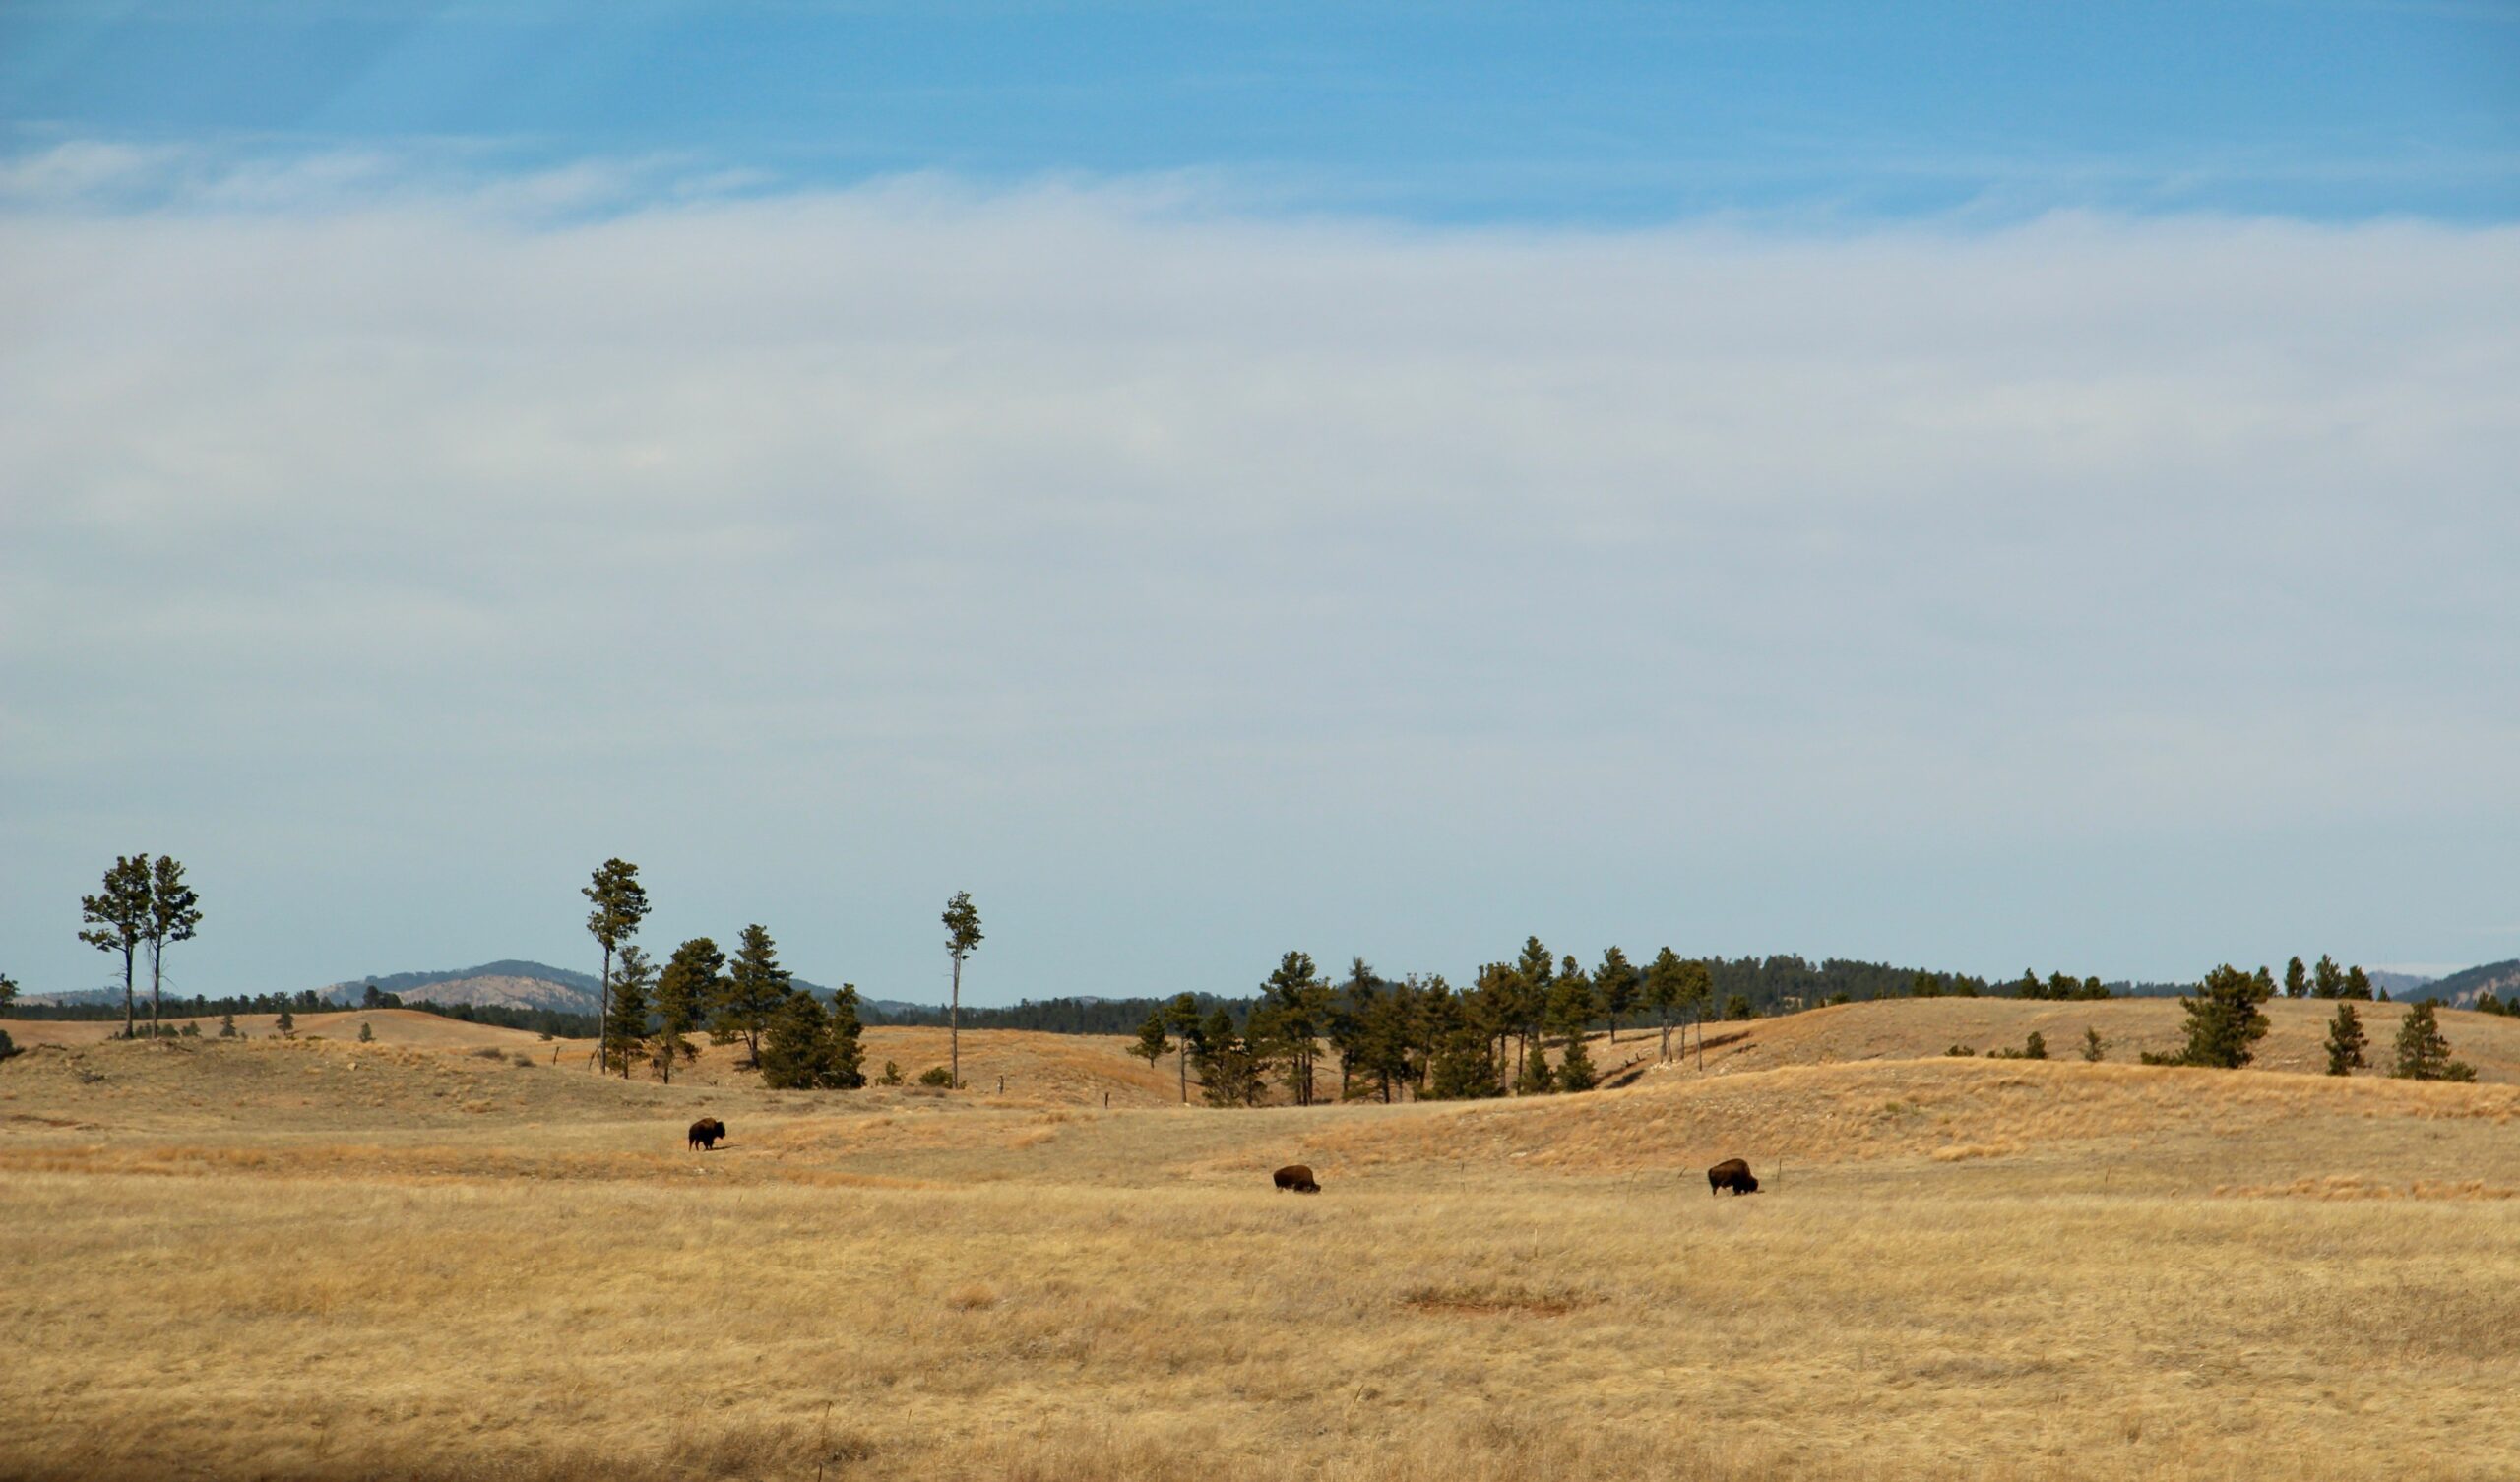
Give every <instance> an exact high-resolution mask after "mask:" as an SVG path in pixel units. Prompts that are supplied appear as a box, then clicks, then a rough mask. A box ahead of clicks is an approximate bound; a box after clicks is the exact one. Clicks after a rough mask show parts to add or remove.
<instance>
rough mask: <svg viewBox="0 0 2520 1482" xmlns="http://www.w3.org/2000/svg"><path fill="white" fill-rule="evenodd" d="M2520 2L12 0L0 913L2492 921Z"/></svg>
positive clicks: (1051, 929) (2047, 967) (2038, 960)
mask: <svg viewBox="0 0 2520 1482" xmlns="http://www.w3.org/2000/svg"><path fill="white" fill-rule="evenodd" d="M2515 469H2520V6H2512V5H2500V4H2459V3H2442V4H2422V3H2408V4H2394V3H2390V4H2383V3H2372V4H2354V3H2332V4H2310V3H2255V4H2237V3H2188V4H2182V5H2176V6H2169V5H2162V6H2152V5H2141V4H2131V5H2123V6H2108V7H2063V6H2056V7H2045V6H2015V5H2007V6H1991V5H1985V6H1981V5H1959V4H1920V5H1914V6H1897V7H1883V6H1854V5H1844V6H1833V5H1812V6H1800V7H1794V8H1790V9H1789V8H1783V7H1778V8H1763V7H1749V6H1741V5H1722V6H1716V5H1707V6H1689V5H1671V6H1641V5H1640V6H1628V5H1582V4H1559V5H1551V6H1545V7H1544V6H1538V5H1534V6H1514V5H1476V4H1472V5H1447V6H1431V5H1376V4H1351V5H1339V6H1329V5H1322V6H1307V5H1281V6H1271V7H1222V6H1210V7H1194V6H1162V7H1159V6H1139V5H1075V6H1040V5H1012V4H1008V5H987V4H959V5H958V4H951V3H946V4H930V5H920V6H889V5H880V4H837V3H835V4H813V3H806V0H793V3H776V4H773V3H763V4H756V5H744V4H734V5H724V4H721V5H710V6H697V5H691V6H685V5H663V4H646V5H638V4H624V5H610V6H605V7H600V8H593V7H587V8H581V7H562V6H552V5H523V6H489V5H438V6H410V5H400V4H392V3H385V0H376V3H352V0H338V3H323V0H259V3H251V4H222V3H219V0H211V3H206V4H198V5H173V4H152V3H145V0H144V3H124V4H115V5H95V6H91V5H78V4H67V3H44V0H30V3H18V4H8V5H0V972H6V973H8V974H9V975H10V976H12V977H14V978H15V979H17V980H18V981H19V982H20V983H21V984H22V985H23V986H24V987H25V988H26V990H27V991H29V992H45V991H62V990H68V989H79V988H94V987H98V986H102V985H104V984H105V983H106V982H108V981H109V980H110V979H111V978H112V977H113V976H114V974H115V973H116V971H117V967H116V964H115V963H114V962H112V961H109V960H108V959H107V958H106V957H103V956H101V955H99V954H97V953H95V952H94V951H93V950H91V949H88V948H86V947H83V946H82V945H81V944H80V943H79V942H78V941H77V939H76V934H77V931H78V927H79V921H78V900H79V896H80V895H81V894H82V893H83V892H86V891H90V890H93V889H95V881H96V878H97V876H98V875H99V874H100V873H101V871H102V869H103V868H104V866H105V865H107V864H109V863H110V862H111V860H112V858H113V856H114V855H115V854H117V853H123V852H132V851H139V850H146V851H149V852H165V853H172V854H175V855H176V856H178V857H180V858H181V859H183V860H184V861H185V862H186V864H187V865H188V867H189V869H190V873H191V875H192V877H193V879H194V881H195V882H196V884H197V885H198V887H199V888H200V890H201V891H202V893H203V896H204V901H205V906H206V908H207V911H208V918H207V920H206V922H205V924H204V926H203V931H202V935H201V937H200V939H199V940H198V941H196V942H192V943H188V944H184V945H182V946H181V947H178V948H176V949H174V950H173V951H172V952H171V953H170V955H169V958H168V966H169V974H170V981H171V983H172V984H173V985H174V986H176V987H178V988H180V989H181V990H182V991H185V992H202V993H212V994H221V993H230V992H259V991H267V990H272V989H287V990H294V989H296V988H301V987H308V986H314V985H317V984H321V983H326V982H331V981H335V980H340V979H347V978H356V977H363V976H366V975H369V974H382V973H388V972H395V971H405V970H413V969H426V968H445V967H455V966H461V965H465V964H468V963H472V962H477V961H483V960H488V959H491V958H496V957H536V958H539V959H542V960H545V961H550V962H554V963H559V964H562V965H571V966H578V967H582V968H589V967H592V966H593V965H594V962H595V957H596V950H595V947H594V944H593V943H592V941H591V940H590V939H589V938H588V937H587V936H586V934H585V932H584V930H583V917H584V914H585V902H584V901H583V899H582V898H581V897H580V895H579V894H578V890H579V887H580V886H582V885H583V884H584V883H585V881H586V879H587V876H588V874H589V873H590V872H591V871H592V870H593V868H594V867H595V866H596V865H597V864H599V863H600V862H601V861H602V860H604V859H605V858H607V857H610V856H615V855H618V856H621V857H625V858H628V859H631V860H634V861H636V862H637V863H638V864H639V865H640V866H641V870H642V874H643V878H644V879H645V880H646V882H647V885H648V889H649V892H650V895H651V897H652V899H653V900H654V902H655V914H654V915H653V916H652V918H651V919H650V922H649V924H648V927H647V929H646V932H645V935H644V938H643V940H645V941H646V942H647V943H648V944H649V945H650V946H651V948H652V949H653V950H655V951H656V952H657V953H658V954H659V955H660V956H662V954H663V952H665V951H666V950H669V948H670V947H671V945H672V944H673V943H674V942H677V941H679V940H681V939H682V938H684V937H687V936H691V935H697V934H704V933H705V934H709V935H713V936H715V937H717V938H718V939H719V940H721V941H722V942H724V941H727V940H729V939H731V938H732V937H733V936H734V935H735V934H736V933H737V931H738V930H739V929H740V928H741V927H742V926H743V925H744V924H745V923H747V922H754V921H758V922H761V923H763V924H765V925H767V926H768V927H769V928H770V930H771V931H772V933H773V935H774V936H775V937H776V938H777V939H778V940H779V942H780V943H781V944H782V947H783V951H784V955H785V956H786V957H787V959H788V963H789V965H791V966H793V967H794V968H796V969H797V970H798V971H799V972H801V973H803V974H804V975H806V976H808V977H811V978H813V979H815V980H817V981H822V982H837V981H844V980H845V981H851V982H854V983H856V984H858V985H859V987H860V988H861V989H863V990H864V991H866V992H867V993H868V994H870V995H871V996H877V997H887V998H910V999H925V1000H935V999H938V998H940V997H941V996H942V994H943V992H944V987H945V976H946V970H947V961H946V957H945V955H944V952H943V950H942V949H943V943H942V928H941V926H940V925H939V924H938V922H937V916H938V913H939V912H940V911H941V909H942V908H943V905H944V902H945V899H946V897H947V896H949V895H951V894H953V893H954V892H955V891H958V890H970V891H972V892H973V894H974V896H975V898H976V900H977V904H978V905H979V908H980V911H981V914H982V917H983V920H984V923H985V926H986V929H987V932H988V940H987V941H986V942H985V943H984V944H983V946H982V947H981V949H980V950H979V953H978V954H977V956H976V957H975V958H974V959H973V962H972V965H971V967H970V968H969V969H968V971H967V976H966V980H965V981H966V990H967V996H968V997H969V998H971V999H972V1000H974V1001H977V1002H982V1003H1002V1002H1012V1001H1014V1000H1016V999H1019V998H1024V997H1043V996H1048V995H1052V994H1062V993H1098V994H1137V993H1156V992H1166V993H1168V992H1173V991H1178V990H1180V989H1184V988H1195V989H1201V990H1207V991H1215V992H1229V993H1230V992H1242V991H1247V990H1248V989H1249V988H1250V987H1251V986H1252V985H1254V984H1256V983H1257V981H1258V980H1259V979H1260V978H1261V977H1262V976H1263V975H1265V974H1266V972H1267V971H1268V970H1269V968H1270V967H1271V966H1272V965H1274V963H1275V960H1276V958H1277V957H1278V955H1279V954H1280V953H1282V952H1284V951H1287V950H1289V949H1300V950H1304V951H1307V952H1310V953H1312V954H1313V955H1314V956H1315V957H1317V958H1319V959H1321V960H1322V961H1323V962H1324V963H1326V964H1329V965H1330V966H1332V967H1333V968H1334V969H1339V968H1344V966H1345V964H1346V963H1347V961H1348V960H1349V958H1350V957H1352V956H1361V957H1365V958H1366V959H1368V960H1369V961H1371V962H1372V963H1373V964H1374V965H1375V966H1376V967H1378V968H1380V969H1382V970H1384V971H1386V972H1390V973H1394V974H1397V973H1400V972H1404V971H1420V972H1432V971H1440V972H1444V973H1446V974H1448V975H1451V976H1452V977H1453V978H1454V979H1455V980H1456V981H1461V980H1463V979H1464V978H1465V977H1466V976H1467V975H1468V974H1469V973H1470V972H1471V971H1473V970H1474V969H1475V968H1476V966H1477V964H1478V963H1480V962H1481V961H1485V960H1490V959H1494V958H1497V957H1506V956H1510V955H1511V954H1512V953H1513V952H1514V950H1515V949H1516V948H1517V947H1518V946H1519V945H1520V944H1521V942H1522V940H1523V938H1524V937H1525V936H1526V935H1527V934H1537V935H1539V936H1541V937H1542V938H1543V940H1544V941H1545V942H1547V943H1548V944H1549V945H1550V946H1551V947H1552V948H1555V949H1557V950H1558V951H1561V952H1573V953H1576V954H1579V955H1581V956H1583V957H1587V958H1588V959H1589V958H1591V957H1595V956H1597V955H1598V954H1599V952H1600V951H1601V949H1602V948H1603V947H1605V946H1607V945H1608V944H1610V943H1617V944H1620V945H1622V946H1624V947H1625V948H1626V949H1627V950H1628V951H1629V953H1630V954H1631V955H1632V956H1641V955H1647V954H1650V953H1651V952H1652V951H1653V950H1654V949H1655V948H1658V947H1660V946H1664V945H1670V946H1672V947H1674V948H1675V949H1676V950H1679V951H1681V952H1683V953H1685V954H1691V955H1698V954H1715V953H1720V954H1724V955H1728V956H1737V955H1741V954H1767V953H1800V954H1803V955H1805V956H1807V957H1814V958H1817V957H1829V956H1837V957H1861V958H1866V959H1871V960H1889V961H1894V962H1898V963H1902V964H1910V965H1924V966H1932V967H1937V968H1943V969H1956V970H1967V971H1976V972H1981V973H1985V974H1989V975H1996V974H2000V975H2004V976H2012V975H2017V974H2018V973H2019V972H2020V971H2021V970H2022V969H2023V968H2025V967H2031V968H2036V969H2037V970H2038V971H2040V972H2041V973H2043V974H2045V973H2046V972H2048V971H2051V970H2065V971H2071V972H2074V973H2077V974H2084V973H2098V974H2100V975H2103V976H2106V977H2111V978H2119V977H2124V978H2136V979H2155V980H2158V979H2182V978H2191V977H2193V976H2195V975H2197V974H2198V973H2200V972H2202V971H2203V970H2204V969H2205V968H2207V967H2209V966H2211V965H2213V964H2214V963H2216V962H2220V961H2224V960H2233V961H2238V962H2243V963H2247V964H2251V965H2254V964H2255V963H2258V962H2272V963H2275V964H2277V965H2278V966H2279V967H2280V964H2281V962H2282V961H2283V959H2284V958H2285V957H2288V956H2290V955H2292V954H2295V953H2300V954H2303V955H2305V956H2309V957H2316V956H2317V955H2318V954H2319V953H2322V952H2329V953H2333V954H2335V955H2336V956H2337V957H2339V958H2340V959H2341V960H2348V961H2360V962H2363V963H2365V964H2369V965H2374V966H2383V965H2388V966H2416V967H2430V968H2448V967H2456V966H2459V965H2464V964H2467V963H2470V962H2477V961H2485V960H2492V959H2498V958H2503V957H2515V956H2520V848H2515V847H2514V844H2515V840H2520V760H2516V759H2520V583H2514V582H2513V581H2512V579H2511V574H2512V573H2513V572H2514V571H2520V487H2515V486H2516V485H2520V475H2515V473H2514V470H2515Z"/></svg>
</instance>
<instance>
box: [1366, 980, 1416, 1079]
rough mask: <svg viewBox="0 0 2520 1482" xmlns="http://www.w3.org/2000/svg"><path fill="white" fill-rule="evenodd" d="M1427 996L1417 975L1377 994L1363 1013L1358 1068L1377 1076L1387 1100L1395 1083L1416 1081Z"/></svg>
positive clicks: (1374, 1077)
mask: <svg viewBox="0 0 2520 1482" xmlns="http://www.w3.org/2000/svg"><path fill="white" fill-rule="evenodd" d="M1424 999H1425V990H1424V989H1422V988H1421V987H1419V986H1418V980H1417V978H1416V977H1415V976H1414V975H1413V976H1412V977H1411V978H1410V979H1409V981H1407V982H1405V983H1401V984H1398V985H1396V986H1394V987H1393V988H1391V990H1390V991H1388V992H1385V993H1379V994H1376V995H1375V996H1374V998H1373V999H1372V1001H1371V1002H1370V1003H1368V1004H1367V1005H1366V1007H1365V1009H1364V1012H1363V1015H1362V1016H1361V1022H1360V1023H1359V1024H1358V1026H1357V1035H1356V1069H1357V1070H1358V1071H1359V1072H1360V1073H1362V1074H1364V1075H1366V1076H1370V1077H1372V1078H1373V1081H1374V1084H1375V1087H1376V1088H1377V1090H1378V1091H1379V1092H1380V1094H1381V1096H1382V1099H1383V1100H1384V1101H1385V1102H1386V1103H1388V1102H1389V1101H1390V1100H1391V1098H1392V1088H1393V1087H1394V1086H1395V1085H1408V1084H1410V1083H1412V1081H1413V1079H1414V1073H1413V1067H1412V1065H1411V1060H1412V1057H1413V1054H1414V1052H1415V1051H1416V1049H1417V1046H1418V1037H1419V1035H1420V1034H1421V1032H1422V1026H1421V1025H1420V1024H1419V1022H1418V1020H1419V1019H1420V1018H1421V1017H1422V1008H1421V1006H1422V1004H1423V1002H1424Z"/></svg>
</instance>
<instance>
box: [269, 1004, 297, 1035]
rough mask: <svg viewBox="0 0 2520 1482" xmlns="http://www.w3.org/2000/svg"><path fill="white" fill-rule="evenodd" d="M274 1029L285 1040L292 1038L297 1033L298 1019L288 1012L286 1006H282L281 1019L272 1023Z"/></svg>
mask: <svg viewBox="0 0 2520 1482" xmlns="http://www.w3.org/2000/svg"><path fill="white" fill-rule="evenodd" d="M272 1028H273V1030H274V1031H275V1032H277V1033H278V1034H279V1035H280V1037H281V1038H283V1039H287V1038H290V1037H292V1036H293V1035H295V1034H296V1033H297V1017H296V1016H295V1015H293V1014H291V1013H289V1012H288V1006H287V1005H286V1004H283V1005H282V1006H281V1010H280V1018H279V1019H275V1020H274V1021H273V1022H272Z"/></svg>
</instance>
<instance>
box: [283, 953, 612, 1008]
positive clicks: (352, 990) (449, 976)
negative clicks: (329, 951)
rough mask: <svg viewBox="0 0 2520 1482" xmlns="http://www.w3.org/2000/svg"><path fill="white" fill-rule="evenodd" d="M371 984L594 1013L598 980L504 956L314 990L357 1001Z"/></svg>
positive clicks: (456, 1000) (436, 998)
mask: <svg viewBox="0 0 2520 1482" xmlns="http://www.w3.org/2000/svg"><path fill="white" fill-rule="evenodd" d="M370 983H374V984H375V985H376V987H377V991H378V992H380V993H391V994H395V995H397V996H399V997H401V998H404V999H407V1000H412V1001H417V1000H420V999H426V1000H427V1001H429V1002H430V1003H433V1004H472V1005H475V1006H480V1005H493V1006H496V1007H499V1008H503V1009H555V1010H558V1011H560V1012H561V1013H564V1014H593V1013H595V1012H596V1010H597V1009H598V1007H599V1005H600V1003H601V999H602V986H603V985H602V984H601V983H599V981H597V979H596V976H595V974H593V973H590V972H572V971H570V970H569V969H568V968H566V967H554V966H552V965H550V964H549V963H547V962H532V961H526V960H523V959H521V958H516V957H503V958H501V959H500V960H498V961H495V962H483V963H481V964H480V965H479V966H477V967H455V968H449V969H447V970H446V971H443V972H396V973H385V974H379V975H377V976H375V977H367V978H349V979H346V980H344V981H342V982H339V983H332V984H328V985H327V986H325V987H324V988H322V989H320V990H318V991H319V992H321V993H322V995H323V996H324V997H325V998H327V999H330V1000H332V1001H333V1002H335V1003H340V1004H355V1003H357V1002H358V1001H359V1000H360V999H361V998H362V997H363V996H365V994H366V992H367V985H368V984H370Z"/></svg>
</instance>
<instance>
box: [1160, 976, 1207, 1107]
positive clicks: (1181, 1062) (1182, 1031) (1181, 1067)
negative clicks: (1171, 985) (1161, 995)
mask: <svg viewBox="0 0 2520 1482" xmlns="http://www.w3.org/2000/svg"><path fill="white" fill-rule="evenodd" d="M1164 1022H1165V1026H1166V1027H1167V1028H1169V1029H1170V1030H1171V1031H1172V1032H1173V1034H1174V1036H1175V1037H1177V1038H1178V1039H1179V1040H1180V1041H1181V1053H1180V1057H1179V1059H1178V1061H1177V1063H1176V1064H1175V1065H1174V1067H1173V1072H1174V1075H1175V1076H1176V1077H1177V1078H1178V1080H1179V1081H1180V1083H1181V1104H1182V1105H1183V1106H1187V1105H1189V1104H1190V1062H1191V1061H1192V1060H1193V1059H1195V1058H1197V1056H1198V1053H1199V1045H1200V1043H1201V1040H1202V1037H1203V1035H1204V1033H1205V1028H1204V1026H1203V1025H1202V1024H1201V1023H1200V1020H1199V1000H1198V999H1197V997H1196V996H1194V995H1192V994H1187V993H1176V994H1174V995H1173V996H1172V1002H1171V1003H1169V1004H1167V1005H1166V1006H1165V1010H1164Z"/></svg>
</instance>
